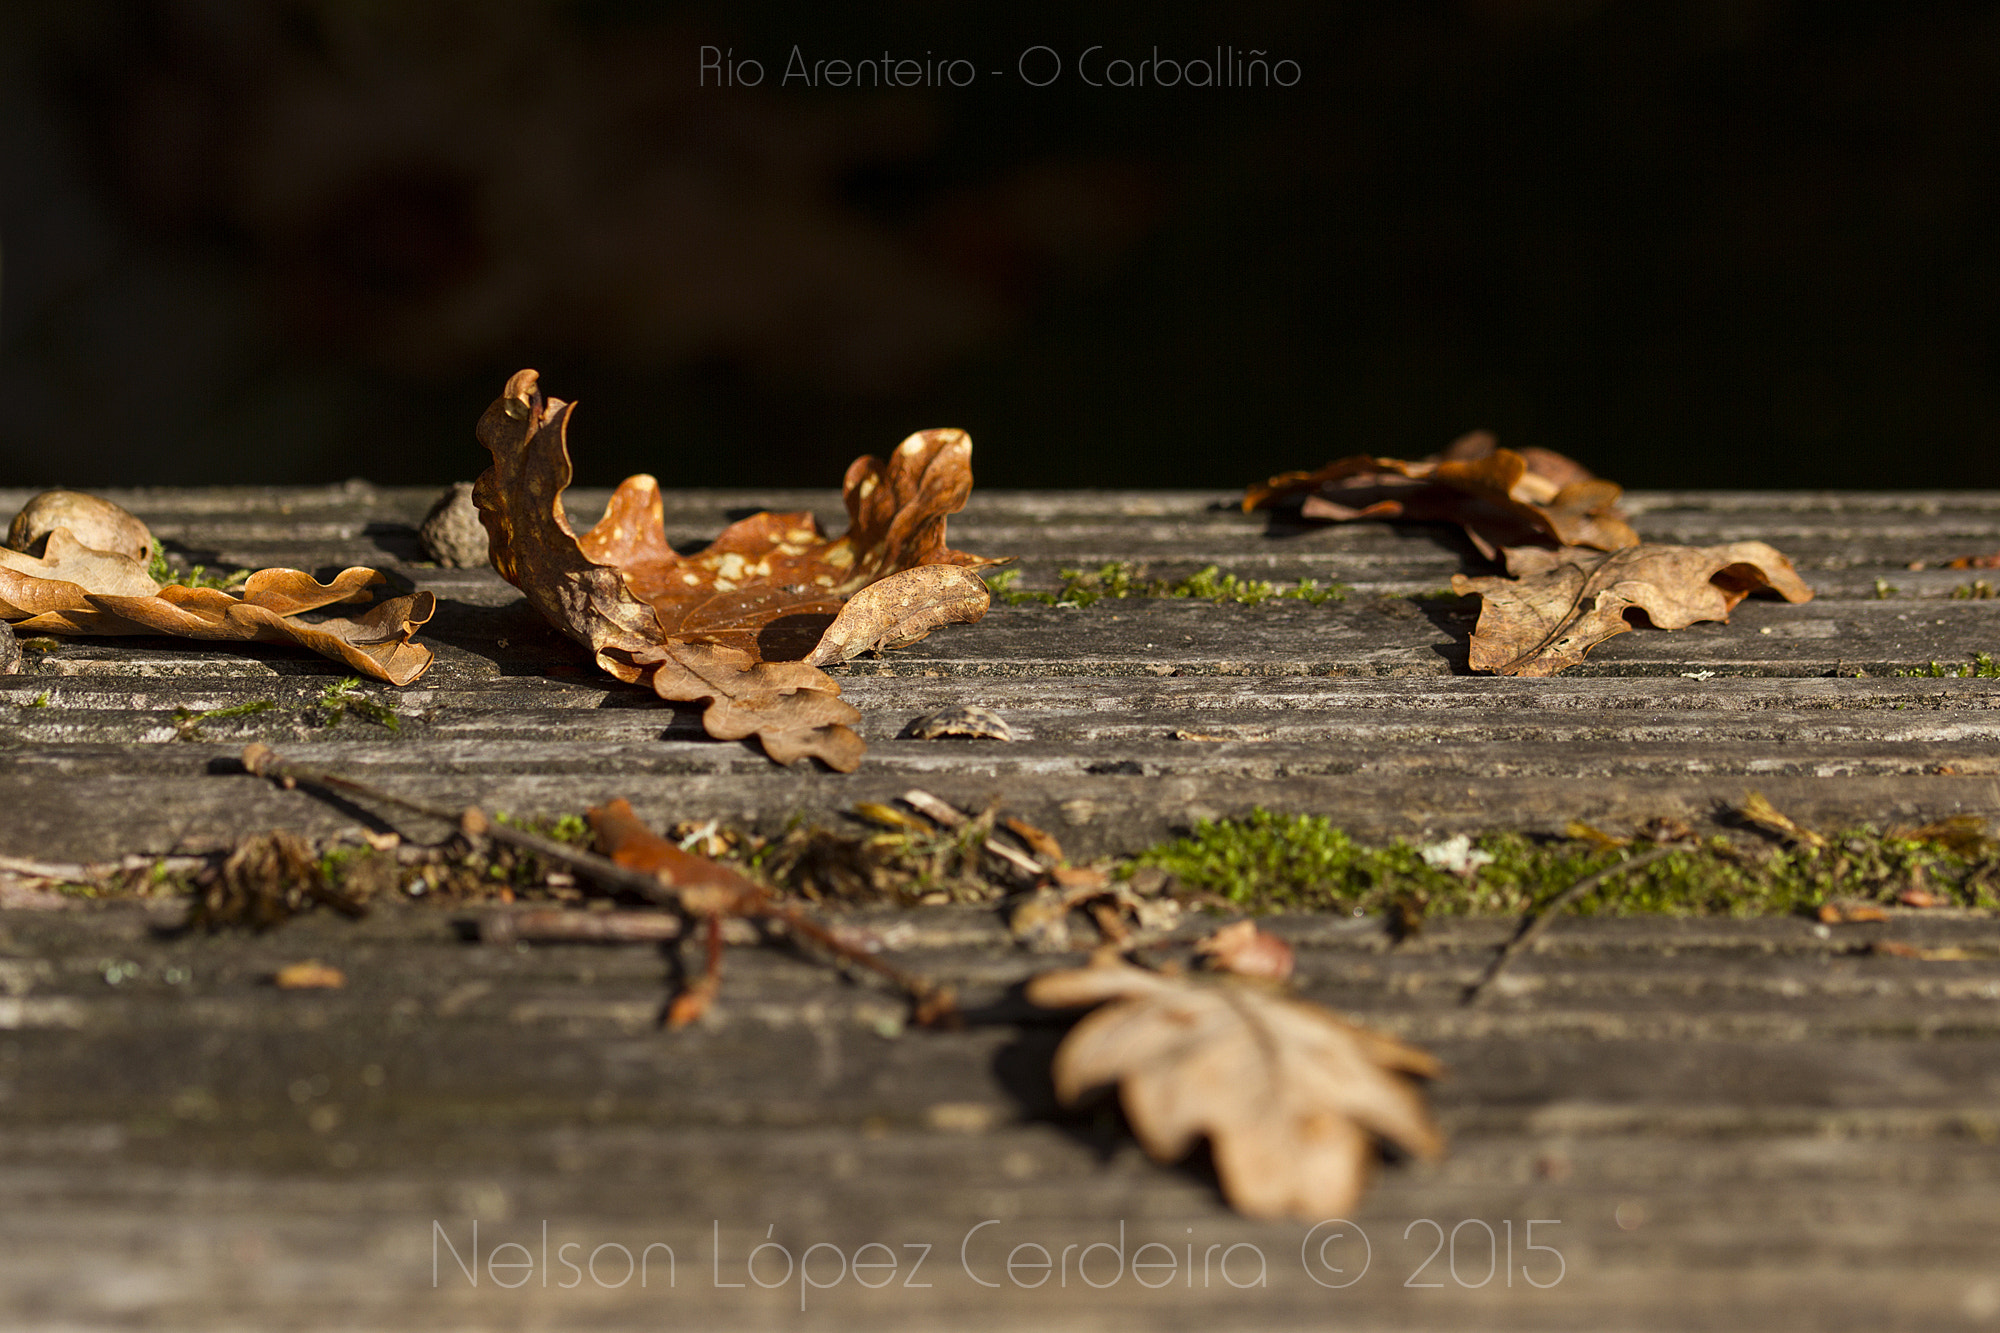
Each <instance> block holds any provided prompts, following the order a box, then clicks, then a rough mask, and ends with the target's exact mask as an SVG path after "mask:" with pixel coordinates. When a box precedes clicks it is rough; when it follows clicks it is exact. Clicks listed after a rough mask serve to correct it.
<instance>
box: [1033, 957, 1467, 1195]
mask: <svg viewBox="0 0 2000 1333" xmlns="http://www.w3.org/2000/svg"><path fill="white" fill-rule="evenodd" d="M1027 994H1028V998H1029V999H1030V1000H1032V1001H1033V1002H1034V1003H1036V1004H1039V1005H1043V1006H1045V1007H1047V1008H1082V1007H1084V1006H1088V1005H1102V1006H1103V1007H1102V1008H1099V1009H1098V1010H1097V1011H1096V1012H1094V1013H1092V1014H1089V1015H1087V1016H1085V1017H1084V1019H1083V1020H1082V1021H1081V1022H1079V1023H1078V1024H1077V1025H1076V1027H1075V1028H1073V1029H1072V1030H1071V1031H1070V1033H1069V1035H1068V1036H1067V1037H1065V1038H1064V1039H1063V1043H1062V1045H1061V1046H1060V1047H1059V1048H1057V1050H1056V1057H1055V1070H1054V1074H1055V1085H1056V1094H1057V1096H1058V1097H1060V1098H1061V1099H1062V1101H1063V1102H1064V1104H1065V1105H1068V1104H1073V1103H1075V1102H1076V1101H1078V1100H1079V1099H1081V1098H1082V1097H1084V1096H1085V1095H1086V1094H1088V1093H1090V1092H1091V1091H1092V1090H1094V1089H1096V1088H1101V1087H1105V1086H1107V1085H1110V1084H1114V1083H1115V1084H1116V1085H1117V1087H1118V1091H1119V1096H1120V1099H1121V1100H1122V1102H1123V1104H1124V1107H1125V1115H1126V1118H1127V1119H1129V1120H1130V1121H1131V1123H1132V1129H1133V1132H1134V1133H1135V1134H1136V1135H1137V1136H1138V1138H1139V1142H1140V1144H1141V1145H1143V1146H1144V1148H1145V1149H1146V1152H1147V1154H1148V1155H1149V1156H1151V1157H1152V1158H1153V1160H1154V1161H1156V1162H1171V1161H1175V1160H1178V1159H1179V1158H1181V1157H1182V1156H1184V1155H1186V1153H1187V1152H1188V1151H1189V1149H1191V1148H1192V1147H1193V1146H1194V1144H1195V1141H1196V1140H1197V1139H1198V1138H1200V1137H1202V1136H1204V1135H1206V1136H1207V1138H1208V1140H1209V1143H1210V1146H1211V1148H1212V1150H1213V1153H1214V1158H1215V1168H1216V1174H1217V1176H1218V1177H1219V1178H1220V1179H1221V1182H1222V1190H1223V1193H1224V1195H1225V1196H1227V1198H1228V1200H1229V1202H1230V1204H1231V1205H1232V1206H1234V1207H1235V1208H1236V1209H1237V1211H1239V1212H1241V1213H1244V1214H1247V1215H1249V1216H1251V1217H1287V1216H1289V1217H1293V1218H1297V1219H1299V1220H1301V1221H1309V1220H1314V1219H1318V1218H1322V1217H1338V1216H1341V1215H1342V1214H1345V1213H1346V1212H1348V1211H1349V1210H1350V1209H1351V1208H1352V1207H1353V1205H1354V1203H1355V1202H1356V1201H1357V1200H1358V1199H1359V1198H1360V1197H1361V1194H1362V1192H1363V1190H1364V1189H1365V1188H1366V1187H1367V1179H1368V1171H1369V1168H1370V1166H1371V1165H1372V1164H1373V1162H1374V1160H1375V1157H1376V1144H1375V1141H1376V1140H1377V1139H1378V1138H1379V1139H1386V1140H1389V1141H1390V1142H1393V1143H1396V1144H1398V1145H1400V1146H1401V1147H1403V1148H1405V1149H1407V1150H1408V1151H1409V1152H1411V1153H1414V1154H1415V1155H1417V1156H1419V1157H1426V1158H1434V1157H1438V1156H1441V1155H1442V1154H1443V1152H1444V1136H1443V1135H1442V1134H1441V1133H1440V1132H1439V1130H1438V1128H1437V1125H1436V1124H1435V1122H1433V1120H1432V1119H1431V1115H1430V1111H1429V1110H1428V1108H1427V1107H1426V1106H1425V1104H1424V1098H1423V1094H1422V1093H1421V1092H1420V1091H1419V1089H1418V1087H1417V1085H1416V1084H1415V1083H1414V1082H1413V1081H1412V1080H1411V1078H1410V1077H1409V1076H1411V1075H1415V1076H1417V1077H1420V1078H1434V1077H1436V1076H1437V1075H1438V1074H1439V1073H1440V1072H1441V1066H1440V1065H1439V1064H1438V1062H1437V1061H1436V1060H1435V1059H1434V1058H1433V1057H1432V1056H1430V1055H1429V1054H1428V1053H1426V1052H1424V1051H1420V1050H1418V1049H1416V1048H1415V1047H1413V1046H1407V1045H1404V1044H1403V1043H1402V1042H1399V1041H1397V1040H1395V1039H1394V1038H1392V1037H1388V1036H1385V1035H1383V1034H1382V1033H1379V1032H1371V1031H1369V1030H1368V1029H1366V1028H1361V1027H1355V1026H1353V1025H1352V1024H1349V1023H1346V1022H1344V1021H1342V1020H1341V1019H1339V1018H1337V1017H1336V1016H1334V1015H1333V1014H1331V1013H1329V1012H1327V1011H1326V1010H1324V1009H1321V1008H1319V1007H1318V1006H1316V1005H1311V1004H1306V1003H1304V1002H1302V1001H1298V1000H1290V999H1286V998H1284V997H1282V996H1280V995H1277V994H1275V993H1273V992H1271V991H1269V990H1266V989H1264V988H1262V987H1258V986H1255V985H1249V984H1245V983H1242V982H1230V981H1219V982H1208V983H1203V982H1198V981H1194V980H1190V979H1186V978H1177V977H1167V976H1162V975H1160V974H1159V973H1156V972H1147V971H1144V970H1142V969H1140V968H1136V967H1133V966H1131V965H1130V964H1127V963H1110V964H1106V965H1100V966H1095V967H1085V968H1076V969H1072V970H1069V971H1061V972H1044V973H1042V974H1041V975H1040V976H1037V977H1035V978H1033V979H1032V980H1030V981H1029V982H1028V987H1027Z"/></svg>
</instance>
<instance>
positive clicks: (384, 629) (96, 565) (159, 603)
mask: <svg viewBox="0 0 2000 1333" xmlns="http://www.w3.org/2000/svg"><path fill="white" fill-rule="evenodd" d="M50 496H55V497H59V499H56V500H51V499H49V498H48V497H50ZM72 524H73V525H74V526H75V527H77V528H81V529H82V530H83V531H85V532H87V533H90V534H92V535H93V539H94V540H100V541H104V542H105V543H106V544H107V545H111V546H114V547H115V549H112V550H100V549H97V548H96V547H93V546H88V545H85V544H84V542H83V541H82V540H79V538H78V536H77V534H76V532H75V531H74V530H73V529H72V526H71V525H72ZM151 546H152V536H151V534H150V533H149V532H147V531H146V528H145V525H144V524H143V523H141V522H140V521H139V520H138V519H137V518H135V517H133V516H132V515H131V514H129V513H127V512H126V511H125V510H123V509H122V508H120V507H119V506H117V505H114V504H112V503H111V502H110V501H108V500H102V499H98V498H97V497H95V496H87V495H79V494H78V493H76V492H48V493H45V495H44V496H38V497H36V499H34V500H31V501H29V503H28V506H27V507H26V508H24V509H23V510H22V511H21V514H20V515H19V516H18V517H17V518H16V519H15V521H14V522H13V523H12V524H11V525H10V527H9V545H8V547H7V548H6V549H0V619H4V620H6V621H9V622H11V623H12V624H13V626H14V628H15V629H16V630H19V631H22V632H25V633H29V634H93V635H127V634H166V635H172V636H174V637H176V638H184V639H209V640H217V641H224V642H249V641H255V642H259V643H288V644H295V645H297V646H298V647H301V648H309V649H311V650H312V651H313V652H316V653H319V654H320V655H321V656H323V657H330V658H332V659H333V660H335V661H337V662H345V663H346V664H347V665H348V666H351V667H353V668H354V669H355V670H356V671H359V672H362V673H363V674H365V675H368V676H372V677H374V678H375V679H377V680H385V681H388V682H389V683H390V684H392V685H407V684H409V683H410V682H411V681H413V680H415V679H416V678H417V677H419V676H421V675H423V674H424V672H425V671H426V670H428V669H429V667H430V664H431V652H430V649H428V648H425V647H424V646H423V645H421V644H418V643H413V642H411V636H412V635H414V634H415V633H416V631H417V628H418V627H419V626H421V625H422V624H423V623H424V622H425V621H427V620H429V619H430V618H431V615H432V613H433V612H434V611H435V610H436V608H437V599H436V598H435V597H433V596H432V595H431V594H430V593H427V592H417V593H411V594H409V595H406V596H401V597H391V598H389V599H388V600H386V601H382V602H379V603H376V604H375V605H374V606H372V607H370V608H369V609H368V610H367V611H365V612H362V613H361V614H359V615H352V616H327V617H323V618H321V619H317V620H303V619H301V618H300V617H301V616H302V615H303V614H304V613H306V612H311V611H318V610H321V609H322V608H325V607H329V606H336V605H343V604H346V603H350V602H368V601H370V600H371V599H372V597H373V593H372V592H371V591H370V590H371V589H372V587H373V586H374V585H375V584H378V583H382V582H384V581H385V580H384V577H383V576H382V575H381V574H379V573H377V572H376V571H375V570H372V569H367V568H363V567H358V566H357V567H355V568H352V569H345V570H342V571H341V572H340V573H339V574H337V575H335V576H334V579H333V581H332V582H331V583H321V582H319V581H318V580H317V579H315V578H313V577H312V576H311V575H310V574H306V573H304V572H302V571H300V570H296V569H262V570H258V571H257V572H255V573H253V574H251V575H249V577H248V578H247V579H246V580H245V581H244V583H243V585H242V587H241V588H238V589H234V590H224V589H221V588H199V587H184V586H182V585H179V584H174V583H162V582H161V581H160V580H157V579H155V578H154V577H153V575H152V574H151V573H150V572H149V571H148V562H147V559H146V555H145V554H139V553H150V549H151ZM35 552H39V554H36V553H35Z"/></svg>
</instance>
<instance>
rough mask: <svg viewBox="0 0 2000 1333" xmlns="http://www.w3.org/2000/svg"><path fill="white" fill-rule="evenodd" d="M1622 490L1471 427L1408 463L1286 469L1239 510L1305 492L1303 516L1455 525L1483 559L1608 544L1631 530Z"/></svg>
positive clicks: (1562, 460)
mask: <svg viewBox="0 0 2000 1333" xmlns="http://www.w3.org/2000/svg"><path fill="white" fill-rule="evenodd" d="M1622 494H1623V491H1622V490H1621V489H1620V488H1619V487H1618V486H1617V485H1616V484H1614V483H1612V482H1608V481H1604V480H1601V479H1600V478H1597V477H1595V476H1592V475H1591V473H1590V472H1589V470H1588V469H1586V468H1584V467H1583V466H1582V465H1581V464H1579V463H1577V462H1575V461H1573V460H1571V459H1569V458H1566V457H1564V456H1563V455H1561V454H1559V453H1556V452H1555V451H1554V450H1552V449H1536V448H1529V449H1523V450H1520V451H1519V452H1516V451H1515V450H1512V449H1502V448H1500V447H1498V444H1497V443H1496V441H1495V440H1494V438H1493V436H1492V435H1490V434H1488V433H1487V432H1485V431H1474V432H1472V433H1471V434H1469V435H1464V436H1461V437H1459V438H1458V439H1457V440H1454V441H1453V442H1452V444H1451V445H1450V446H1449V447H1448V448H1447V449H1445V451H1444V452H1443V453H1442V454H1437V455H1433V456H1432V457H1430V458H1425V459H1419V460H1417V461H1416V462H1404V461H1403V460H1401V459H1397V458H1372V457H1370V456H1368V455H1366V454H1359V455H1356V456H1354V457H1352V458H1343V459H1340V460H1338V461H1337V462H1332V463H1328V464H1327V465H1326V466H1325V467H1323V468H1320V469H1319V470H1318V471H1316V472H1285V473H1281V474H1279V475H1278V476H1275V477H1272V478H1271V479H1270V480H1269V481H1267V482H1265V483H1263V484H1262V485H1258V486H1251V487H1250V488H1249V490H1248V491H1247V492H1246V493H1245V495H1244V497H1243V508H1244V511H1245V512H1248V511H1250V510H1253V509H1267V508H1271V507H1272V506H1274V505H1277V504H1279V503H1282V502H1283V501H1285V500H1288V499H1291V498H1292V497H1294V496H1301V495H1302V496H1304V497H1305V499H1304V502H1303V505H1302V507H1301V509H1300V513H1301V515H1302V516H1303V517H1306V518H1317V519H1325V520H1328V521H1331V522H1346V521H1350V520H1353V519H1362V518H1384V519H1404V520H1407V521H1409V522H1414V523H1457V524H1460V525H1461V526H1463V527H1464V529H1465V532H1466V535H1467V536H1468V537H1470V538H1471V539H1472V541H1473V544H1474V545H1476V546H1477V547H1478V548H1479V549H1480V551H1481V552H1482V553H1483V554H1485V555H1486V557H1487V558H1488V559H1495V558H1497V557H1498V553H1499V550H1500V548H1502V547H1507V546H1590V547H1595V548H1596V549H1598V550H1602V551H1615V550H1618V549H1620V548H1622V547H1626V546H1635V545H1637V544H1638V541H1639V536H1638V534H1637V533H1635V532H1634V531H1632V528H1631V526H1630V525H1629V524H1627V523H1626V521H1625V515H1624V514H1623V512H1621V511H1620V510H1619V508H1618V500H1619V497H1620V496H1621V495H1622Z"/></svg>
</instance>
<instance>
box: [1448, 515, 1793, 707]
mask: <svg viewBox="0 0 2000 1333" xmlns="http://www.w3.org/2000/svg"><path fill="white" fill-rule="evenodd" d="M1505 554H1506V558H1507V572H1508V573H1509V574H1511V575H1512V576H1513V577H1511V578H1467V577H1466V576H1465V575H1463V574H1454V575H1453V576H1452V580H1451V587H1452V591H1453V592H1456V593H1458V594H1459V595H1461V596H1463V595H1465V594H1466V593H1473V592H1476V593H1478V594H1479V595H1480V597H1481V598H1482V599H1483V602H1482V605H1481V606H1480V609H1479V623H1478V625H1477V627H1476V628H1475V629H1474V630H1473V633H1472V652H1471V666H1472V669H1473V670H1474V671H1492V672H1496V673H1498V674H1500V675H1503V676H1550V675H1554V674H1555V673H1556V672H1558V671H1561V670H1562V669H1563V668H1564V667H1568V666H1574V665H1576V664H1577V663H1578V662H1581V661H1582V660H1583V658H1584V654H1586V653H1588V652H1589V651H1590V650H1591V649H1592V648H1595V647H1596V646H1597V645H1598V644H1600V643H1602V642H1604V641H1605V640H1606V639H1608V638H1611V637H1612V636H1613V635H1615V634H1623V633H1624V632H1625V631H1627V630H1629V629H1632V628H1633V624H1632V621H1631V620H1630V619H1629V618H1628V617H1629V615H1630V613H1632V612H1634V611H1638V612H1643V613H1644V614H1645V616H1646V618H1647V619H1648V620H1649V621H1651V623H1652V624H1653V625H1654V626H1656V627H1657V628H1659V629H1685V628H1686V627H1687V626H1689V625H1692V624H1694V623H1695V622H1696V621H1700V620H1722V621H1726V620H1728V619H1729V612H1730V611H1731V609H1733V608H1734V607H1735V606H1736V604H1737V603H1738V602H1740V601H1742V600H1743V599H1744V598H1745V597H1747V596H1748V595H1750V594H1751V593H1753V592H1773V593H1776V594H1777V595H1778V596H1780V597H1782V598H1784V599H1785V600H1786V601H1788V602H1807V601H1811V600H1812V595H1813V594H1812V589H1811V588H1808V587H1807V586H1806V585H1805V581H1804V580H1803V579H1801V578H1800V577H1799V575H1798V571H1796V570H1795V569H1793V568H1792V562H1791V561H1789V560H1787V559H1785V557H1784V556H1782V555H1780V554H1779V553H1778V552H1777V551H1775V550H1773V549H1772V548H1771V547H1769V546H1767V545H1765V544H1764V543H1763V542H1730V543H1728V544H1726V545H1722V546H1668V545H1660V544H1647V545H1643V546H1628V547H1625V548H1624V549H1622V550H1618V551H1609V552H1606V551H1592V550H1586V549H1583V548H1581V547H1574V546H1569V547H1563V548H1562V549H1560V550H1555V551H1546V550H1541V549H1539V548H1536V547H1515V548H1512V549H1510V550H1508V551H1507V552H1506V553H1505Z"/></svg>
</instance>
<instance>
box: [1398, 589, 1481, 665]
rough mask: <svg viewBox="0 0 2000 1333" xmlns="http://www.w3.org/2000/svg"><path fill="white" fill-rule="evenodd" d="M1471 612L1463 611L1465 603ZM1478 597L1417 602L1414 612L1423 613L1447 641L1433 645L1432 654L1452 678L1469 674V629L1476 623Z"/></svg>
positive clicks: (1470, 654) (1470, 645) (1470, 649)
mask: <svg viewBox="0 0 2000 1333" xmlns="http://www.w3.org/2000/svg"><path fill="white" fill-rule="evenodd" d="M1468 603H1469V604H1470V605H1471V606H1472V607H1473V608H1474V609H1473V610H1470V611H1468V610H1466V609H1465V607H1466V605H1467V604H1468ZM1478 604H1479V603H1478V599H1477V598H1468V597H1461V598H1457V599H1455V600H1453V601H1449V602H1447V601H1431V600H1429V599H1426V600H1424V601H1420V602H1416V603H1414V605H1415V606H1416V608H1417V610H1419V611H1421V612H1423V615H1424V619H1426V620H1428V621H1430V622H1431V624H1432V626H1433V627H1435V628H1436V629H1437V631H1438V632H1439V633H1441V634H1443V635H1444V636H1445V637H1446V639H1447V642H1444V643H1434V644H1432V645H1431V646H1430V647H1431V651H1432V652H1434V653H1436V654H1437V655H1438V656H1439V657H1441V658H1443V659H1444V661H1445V664H1446V665H1447V666H1449V667H1450V668H1451V674H1452V675H1454V676H1469V675H1471V674H1472V628H1473V626H1474V625H1476V624H1477V623H1478V621H1479V612H1478V610H1477V607H1478Z"/></svg>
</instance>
